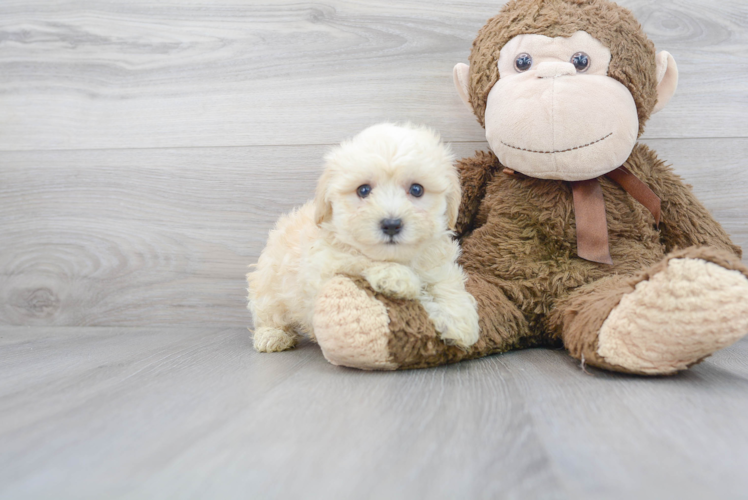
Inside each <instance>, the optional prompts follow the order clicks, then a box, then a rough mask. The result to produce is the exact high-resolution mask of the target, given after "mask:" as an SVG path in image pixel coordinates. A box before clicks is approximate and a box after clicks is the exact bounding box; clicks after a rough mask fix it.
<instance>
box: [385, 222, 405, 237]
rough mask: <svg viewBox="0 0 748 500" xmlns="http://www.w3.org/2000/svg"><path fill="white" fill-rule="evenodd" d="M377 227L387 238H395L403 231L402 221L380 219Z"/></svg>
mask: <svg viewBox="0 0 748 500" xmlns="http://www.w3.org/2000/svg"><path fill="white" fill-rule="evenodd" d="M379 227H381V228H382V232H383V233H384V234H386V235H388V236H395V235H396V234H397V233H399V232H400V231H401V230H402V229H403V220H402V219H382V222H380V223H379Z"/></svg>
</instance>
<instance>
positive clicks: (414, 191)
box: [408, 184, 423, 198]
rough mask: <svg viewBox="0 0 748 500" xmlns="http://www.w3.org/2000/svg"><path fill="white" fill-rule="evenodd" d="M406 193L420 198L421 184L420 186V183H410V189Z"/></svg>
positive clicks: (421, 192) (421, 193) (421, 194)
mask: <svg viewBox="0 0 748 500" xmlns="http://www.w3.org/2000/svg"><path fill="white" fill-rule="evenodd" d="M408 193H409V194H410V195H411V196H415V197H416V198H420V197H421V196H423V186H421V185H420V184H412V185H411V186H410V189H409V190H408Z"/></svg>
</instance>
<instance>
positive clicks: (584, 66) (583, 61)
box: [571, 52, 590, 73]
mask: <svg viewBox="0 0 748 500" xmlns="http://www.w3.org/2000/svg"><path fill="white" fill-rule="evenodd" d="M571 64H573V65H574V67H575V68H577V71H578V72H579V73H584V72H585V71H587V70H588V69H589V68H590V56H588V55H587V54H585V53H584V52H577V53H576V54H574V55H573V56H571Z"/></svg>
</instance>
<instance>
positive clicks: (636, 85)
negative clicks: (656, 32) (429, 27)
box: [469, 0, 657, 135]
mask: <svg viewBox="0 0 748 500" xmlns="http://www.w3.org/2000/svg"><path fill="white" fill-rule="evenodd" d="M577 31H585V32H587V33H589V34H590V35H592V37H593V38H595V39H596V40H599V41H600V42H602V43H603V45H605V46H606V47H608V48H609V49H610V52H611V62H610V68H609V71H608V76H610V77H612V78H614V79H615V80H618V81H619V82H620V83H622V84H623V85H624V86H625V87H626V88H627V89H628V90H629V92H631V95H632V96H633V97H634V101H636V107H637V110H638V116H639V135H641V134H643V133H644V126H645V124H646V122H647V120H648V119H649V116H650V115H651V114H652V111H653V110H654V108H655V104H656V101H657V65H656V61H655V46H654V44H653V43H652V42H651V41H650V40H649V39H648V38H647V36H646V35H645V34H644V32H643V31H642V29H641V25H640V24H639V22H638V21H637V20H636V18H635V17H634V16H633V14H631V12H630V11H628V10H627V9H624V8H621V7H619V6H617V5H615V4H613V3H612V2H609V1H607V0H511V1H509V2H507V3H506V4H505V5H504V7H503V8H502V9H501V12H500V13H499V14H498V15H497V16H495V17H493V18H491V19H490V20H489V21H488V23H486V25H485V26H484V27H483V28H482V29H481V30H480V31H479V32H478V37H477V38H476V39H475V41H474V42H473V50H472V52H471V53H470V94H469V98H470V103H471V105H472V107H473V111H474V112H475V115H476V117H477V118H478V121H479V122H480V124H481V125H482V126H485V112H486V101H487V99H488V93H489V92H490V91H491V89H492V88H493V86H494V85H495V84H496V82H497V81H498V80H499V68H498V60H499V56H500V51H501V48H502V47H504V45H506V43H507V42H509V41H510V40H511V39H512V38H514V37H515V36H518V35H523V34H528V35H545V36H548V37H551V38H555V37H559V36H563V37H570V36H572V35H573V34H574V33H576V32H577Z"/></svg>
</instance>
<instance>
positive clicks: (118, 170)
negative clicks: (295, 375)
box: [0, 139, 748, 326]
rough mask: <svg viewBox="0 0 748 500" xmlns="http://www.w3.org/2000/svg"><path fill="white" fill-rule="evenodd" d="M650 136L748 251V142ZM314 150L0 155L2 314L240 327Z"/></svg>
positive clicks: (309, 189)
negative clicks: (271, 238) (269, 243)
mask: <svg viewBox="0 0 748 500" xmlns="http://www.w3.org/2000/svg"><path fill="white" fill-rule="evenodd" d="M648 144H649V145H650V146H651V147H653V148H654V149H656V150H659V152H660V154H661V157H662V158H664V159H667V160H669V161H671V162H672V163H673V164H674V165H676V166H677V171H678V172H679V173H680V174H681V175H683V177H684V178H685V179H686V180H687V181H688V182H690V183H691V184H693V185H694V186H695V188H694V189H695V191H696V193H697V195H698V196H699V197H700V198H701V200H702V201H703V202H704V203H705V204H706V206H707V207H708V208H709V209H711V210H712V211H713V213H714V215H715V217H716V218H717V220H719V221H720V222H721V223H722V224H723V225H724V226H725V227H726V228H727V230H728V231H729V232H730V233H731V234H732V236H733V238H734V239H735V241H736V243H738V244H739V245H742V246H744V247H747V248H748V222H747V218H746V214H747V213H748V198H747V197H746V196H745V192H746V187H748V172H747V171H746V170H745V168H744V165H745V158H746V157H748V139H720V140H652V141H648ZM484 148H485V144H483V143H467V144H465V143H462V144H456V145H455V148H454V149H455V152H456V153H457V155H458V156H468V155H472V154H473V152H474V151H475V150H476V149H484ZM326 150H327V147H325V146H299V147H284V148H281V147H251V148H217V149H212V148H199V149H158V150H118V151H66V152H15V153H11V152H5V153H0V164H2V165H3V167H2V168H0V214H1V217H0V242H2V247H3V248H5V249H10V251H3V252H1V253H0V324H12V325H64V326H73V325H88V326H91V325H95V326H148V325H161V326H168V325H174V324H193V325H219V324H220V325H226V326H239V325H248V324H249V315H248V313H247V311H246V310H245V307H244V297H245V295H246V292H245V287H246V285H245V283H244V274H245V273H246V271H247V266H248V265H249V264H250V263H252V262H255V261H256V259H257V257H258V256H259V253H260V251H262V249H263V248H264V245H265V238H266V236H267V233H268V231H269V230H270V229H271V228H272V227H273V224H274V223H275V220H276V219H277V218H278V217H279V216H280V215H281V214H282V213H284V212H287V211H289V210H290V209H291V208H292V207H294V206H296V205H300V204H302V203H303V202H305V201H306V200H308V199H310V198H311V197H312V195H313V191H314V185H315V182H316V178H317V175H318V173H319V171H320V168H321V167H320V166H321V158H322V156H323V154H324V152H325V151H326Z"/></svg>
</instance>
